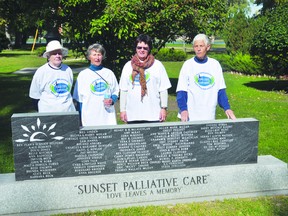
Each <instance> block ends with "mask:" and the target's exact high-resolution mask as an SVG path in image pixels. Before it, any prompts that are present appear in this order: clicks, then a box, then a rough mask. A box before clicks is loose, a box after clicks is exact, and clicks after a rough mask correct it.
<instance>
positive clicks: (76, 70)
mask: <svg viewBox="0 0 288 216" xmlns="http://www.w3.org/2000/svg"><path fill="white" fill-rule="evenodd" d="M85 68H87V67H80V68H72V71H73V73H79V72H80V71H81V70H83V69H85ZM37 69H38V67H31V68H22V69H21V70H18V71H15V72H14V74H34V73H35V71H36V70H37Z"/></svg>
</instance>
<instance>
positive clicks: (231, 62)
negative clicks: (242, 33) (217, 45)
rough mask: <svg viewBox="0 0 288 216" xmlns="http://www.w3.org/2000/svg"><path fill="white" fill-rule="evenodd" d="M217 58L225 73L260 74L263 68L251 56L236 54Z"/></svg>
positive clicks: (221, 55)
mask: <svg viewBox="0 0 288 216" xmlns="http://www.w3.org/2000/svg"><path fill="white" fill-rule="evenodd" d="M215 58H216V59H217V60H218V61H219V62H220V64H221V66H222V68H223V70H224V71H236V72H239V73H244V74H260V73H261V67H260V66H259V65H258V64H257V61H255V60H254V59H253V58H252V57H251V56H250V55H248V54H242V53H236V54H234V55H227V54H218V55H215Z"/></svg>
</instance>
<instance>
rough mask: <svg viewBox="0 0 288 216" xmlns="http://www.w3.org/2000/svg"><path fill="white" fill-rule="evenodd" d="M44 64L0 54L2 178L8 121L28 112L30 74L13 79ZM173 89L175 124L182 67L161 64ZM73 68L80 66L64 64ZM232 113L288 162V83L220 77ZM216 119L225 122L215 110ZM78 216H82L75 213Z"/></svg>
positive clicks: (251, 202) (253, 206)
mask: <svg viewBox="0 0 288 216" xmlns="http://www.w3.org/2000/svg"><path fill="white" fill-rule="evenodd" d="M45 61H46V60H45V59H44V58H39V57H36V56H35V55H34V54H31V53H30V52H29V51H18V52H15V51H4V52H2V53H0V94H1V100H0V128H1V130H0V173H9V172H14V164H13V147H12V140H11V126H10V118H11V115H12V114H13V113H27V112H32V111H33V108H32V105H31V100H30V98H29V96H28V92H29V86H30V82H31V79H32V75H16V74H13V72H14V71H16V70H19V69H21V68H25V67H39V66H40V65H42V64H43V63H44V62H45ZM163 63H164V65H165V68H166V70H167V72H168V74H169V77H170V80H171V83H172V88H171V89H170V90H169V111H168V121H178V119H177V117H176V114H177V105H176V101H175V90H176V85H177V78H178V75H179V71H180V68H181V66H182V64H183V62H163ZM67 64H68V65H70V66H71V67H72V68H73V67H79V66H81V65H82V66H83V65H86V63H84V64H83V61H82V62H81V61H75V62H72V61H69V62H68V61H67ZM224 76H225V80H226V85H227V94H228V97H229V101H230V105H231V108H232V109H233V110H234V112H235V114H236V116H237V117H238V118H250V117H252V118H256V119H257V120H259V122H260V131H259V155H273V156H275V157H277V158H279V159H280V160H282V161H284V162H286V163H287V162H288V142H287V137H288V130H287V128H288V127H287V126H288V123H287V122H288V113H287V112H288V95H287V94H286V93H285V92H284V89H285V88H287V86H288V81H287V80H286V81H277V80H275V79H272V78H268V77H257V76H246V75H241V74H233V73H230V72H226V73H224ZM216 116H217V119H223V118H226V117H225V114H224V112H223V111H222V110H220V109H219V108H218V109H217V114H216ZM287 212H288V196H274V197H262V198H255V199H228V200H224V201H215V202H201V203H191V204H181V205H175V206H174V205H173V206H156V207H153V206H148V207H133V208H125V209H117V210H116V209H112V210H103V211H95V212H87V213H83V214H82V215H287ZM74 215H80V214H74Z"/></svg>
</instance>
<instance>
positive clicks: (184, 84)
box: [176, 57, 226, 121]
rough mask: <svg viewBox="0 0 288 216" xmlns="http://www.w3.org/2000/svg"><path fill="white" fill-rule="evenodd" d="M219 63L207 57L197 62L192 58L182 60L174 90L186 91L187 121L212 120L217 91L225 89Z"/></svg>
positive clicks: (216, 101)
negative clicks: (201, 61)
mask: <svg viewBox="0 0 288 216" xmlns="http://www.w3.org/2000/svg"><path fill="white" fill-rule="evenodd" d="M225 88H226V85H225V81H224V77H223V72H222V67H221V65H220V63H219V62H218V61H217V60H215V59H213V58H209V57H208V61H207V62H206V63H203V64H200V63H197V62H196V61H195V60H194V58H191V59H188V60H187V61H185V62H184V64H183V66H182V68H181V71H180V75H179V79H178V84H177V89H176V92H178V91H186V92H187V93H188V101H187V106H188V113H189V121H197V120H214V119H215V112H216V106H217V103H218V91H219V90H220V89H225Z"/></svg>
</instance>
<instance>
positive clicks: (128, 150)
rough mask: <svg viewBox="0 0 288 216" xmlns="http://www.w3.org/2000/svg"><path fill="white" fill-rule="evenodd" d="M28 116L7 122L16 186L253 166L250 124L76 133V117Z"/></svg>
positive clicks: (254, 131)
mask: <svg viewBox="0 0 288 216" xmlns="http://www.w3.org/2000/svg"><path fill="white" fill-rule="evenodd" d="M34 115H36V116H33V115H32V114H30V116H28V117H27V116H25V115H24V117H23V115H21V116H14V117H13V116H12V132H13V146H14V152H15V154H14V160H15V170H16V171H15V173H16V180H29V179H43V178H59V177H72V176H81V175H82V176H85V175H102V174H115V173H126V172H145V171H157V170H167V169H180V168H193V167H201V166H203V167H204V166H218V165H229V164H243V163H256V162H257V153H258V151H257V150H258V121H257V120H255V119H243V120H241V119H238V120H236V121H231V120H216V121H207V122H187V123H181V122H170V123H169V122H166V123H151V124H137V125H115V126H109V127H86V128H85V127H84V128H81V129H80V128H79V118H78V115H74V114H70V115H66V116H62V115H55V116H53V115H52V116H51V114H50V115H49V116H45V115H43V114H42V115H40V116H38V115H37V114H34ZM35 121H36V122H37V123H36V124H35ZM49 128H50V129H49ZM40 129H41V130H40ZM48 129H49V130H48ZM23 130H24V132H23ZM28 131H30V134H31V135H29V132H28ZM38 131H41V133H42V132H43V133H44V132H45V133H44V134H45V135H43V134H42V135H41V134H39V133H38ZM32 134H33V135H32ZM19 137H22V138H19ZM23 137H25V139H23ZM27 137H28V139H26V138H27ZM31 137H32V138H31ZM48 138H49V139H48Z"/></svg>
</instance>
